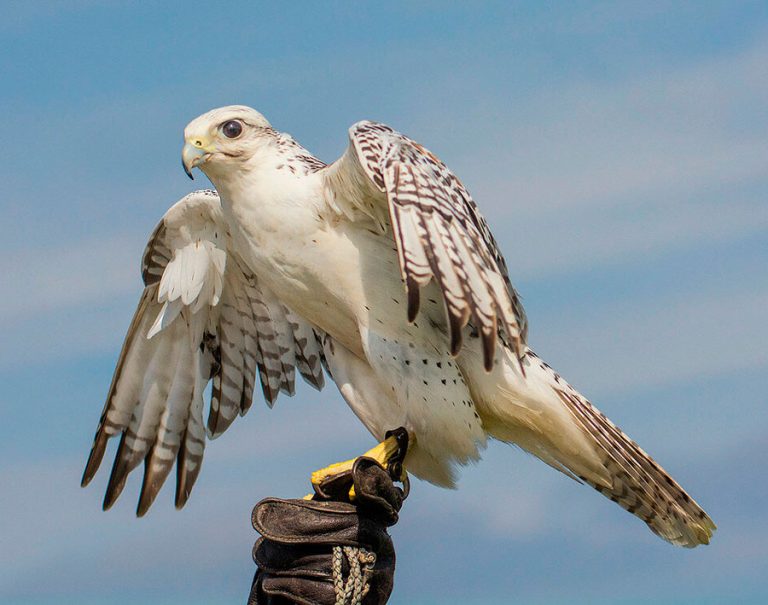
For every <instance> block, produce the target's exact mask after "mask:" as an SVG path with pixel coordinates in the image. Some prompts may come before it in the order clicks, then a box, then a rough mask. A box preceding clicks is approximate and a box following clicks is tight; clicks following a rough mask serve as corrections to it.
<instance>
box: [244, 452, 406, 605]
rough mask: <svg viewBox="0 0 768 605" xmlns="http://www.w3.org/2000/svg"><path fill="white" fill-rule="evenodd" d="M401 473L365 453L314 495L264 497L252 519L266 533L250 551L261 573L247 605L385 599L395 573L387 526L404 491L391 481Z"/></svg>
mask: <svg viewBox="0 0 768 605" xmlns="http://www.w3.org/2000/svg"><path fill="white" fill-rule="evenodd" d="M396 472H397V473H399V472H401V467H400V468H399V469H397V471H396ZM396 472H393V470H392V469H390V471H387V470H385V469H384V468H383V467H382V466H380V465H379V464H378V462H376V461H375V460H373V459H371V458H365V457H361V458H358V459H357V460H356V461H355V463H354V465H353V467H352V470H351V471H348V472H346V473H341V474H339V475H336V476H334V477H331V478H329V479H328V480H327V481H325V482H323V483H321V484H320V485H319V486H316V487H315V491H316V494H315V496H314V498H313V499H312V500H283V499H280V498H266V499H264V500H262V501H261V502H259V503H258V504H257V505H256V506H255V507H254V509H253V515H252V521H253V527H254V528H255V529H256V531H258V532H259V533H260V534H261V535H262V538H260V539H259V540H258V541H257V542H256V544H255V546H254V548H253V559H254V561H255V562H256V565H257V566H258V570H257V572H256V576H255V578H254V581H253V585H252V587H251V594H250V597H249V599H248V605H287V604H289V603H299V604H301V605H346V604H355V605H358V604H359V605H379V604H383V603H386V602H387V599H389V595H390V593H391V592H392V584H393V578H394V573H395V550H394V547H393V545H392V539H391V538H390V536H389V534H388V533H387V529H386V528H387V527H389V526H392V525H394V524H395V523H397V519H398V512H399V510H400V507H401V506H402V504H403V499H404V498H405V496H406V494H404V492H403V490H402V489H400V488H399V487H397V486H395V485H394V483H393V481H392V475H394V476H399V475H398V474H396ZM350 488H353V490H354V499H353V501H352V502H350V497H349V494H350Z"/></svg>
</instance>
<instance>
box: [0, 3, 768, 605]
mask: <svg viewBox="0 0 768 605" xmlns="http://www.w3.org/2000/svg"><path fill="white" fill-rule="evenodd" d="M282 4H283V3H275V4H271V5H267V4H262V3H254V2H241V3H237V2H230V3H220V4H218V5H215V6H214V5H213V4H212V3H204V2H185V3H183V5H182V4H181V3H160V2H156V3H152V2H144V3H141V5H140V7H139V4H138V3H136V4H135V5H131V6H121V5H120V4H118V3H110V2H97V1H87V0H81V1H76V0H75V1H72V2H68V3H62V2H42V1H41V2H36V3H26V2H2V8H3V11H2V12H3V20H2V22H0V81H1V82H2V86H1V87H0V115H2V123H3V137H2V140H3V145H2V147H3V151H4V152H3V161H2V162H1V163H0V182H2V191H3V195H2V196H0V207H1V208H2V215H1V216H2V224H3V225H4V226H5V229H4V230H3V231H4V233H3V235H4V237H3V240H2V244H0V246H2V254H0V276H1V277H0V326H2V328H0V329H1V330H2V338H0V383H1V384H2V385H3V389H2V394H0V411H1V412H2V416H3V419H4V422H3V423H2V425H1V426H0V481H1V482H2V492H1V493H2V497H0V536H2V548H0V601H2V602H7V603H36V604H41V605H42V604H47V603H78V604H81V603H83V604H88V603H102V602H105V601H108V602H111V603H138V602H140V603H150V604H154V603H157V604H166V603H168V604H170V603H232V602H243V601H244V598H245V594H246V592H247V587H248V583H249V581H250V576H251V573H252V570H253V567H252V563H251V562H250V547H251V544H252V542H253V540H254V538H255V534H254V533H253V532H252V530H251V529H250V526H249V513H250V508H251V507H252V505H253V504H254V503H255V502H256V501H257V500H259V499H260V498H261V497H264V496H267V495H281V496H287V497H290V496H300V495H302V494H304V493H306V491H307V479H308V473H309V471H311V470H313V469H315V468H317V467H319V466H323V465H325V464H326V463H328V462H331V461H334V460H337V459H342V458H347V457H349V456H351V455H353V454H356V453H358V452H361V451H363V450H365V449H367V448H368V447H369V446H370V445H371V440H370V438H369V436H368V434H367V432H366V431H365V430H364V429H363V428H362V426H361V425H360V424H359V423H358V422H357V420H356V419H355V418H354V416H353V414H352V413H351V412H350V411H349V410H348V409H347V408H346V406H345V405H344V403H343V402H342V400H341V398H340V396H339V395H338V393H337V392H335V390H334V389H333V388H328V389H326V391H325V392H324V393H322V394H321V395H317V394H316V393H315V392H314V391H312V390H311V389H309V388H300V389H299V392H298V394H297V396H296V397H295V398H294V399H287V398H283V399H281V400H280V401H279V402H278V403H277V405H276V406H275V409H274V410H272V411H270V410H268V409H267V408H266V406H264V405H258V404H256V405H254V407H253V408H252V409H251V411H250V412H249V414H248V415H247V416H246V417H245V419H243V420H241V421H238V422H237V423H236V424H235V425H234V426H233V427H232V428H231V429H230V430H229V431H228V432H227V434H226V435H225V436H224V437H222V438H221V439H220V440H218V441H216V442H214V443H211V444H210V445H209V447H208V448H207V452H206V460H205V463H204V466H203V472H202V474H201V477H200V479H199V481H198V484H197V485H196V487H195V491H194V493H193V495H192V498H191V499H190V502H189V504H188V505H187V507H186V508H185V509H184V510H183V511H182V512H177V511H175V510H174V509H173V506H172V490H171V489H170V488H166V489H164V490H163V491H162V492H161V493H160V495H159V497H158V499H157V502H156V503H155V505H154V507H153V509H152V510H151V512H150V514H149V515H148V516H147V517H146V518H144V519H140V520H137V519H135V518H134V517H133V511H134V507H135V502H136V497H137V494H138V488H139V482H140V481H139V478H138V477H132V478H131V480H129V482H128V485H127V487H126V489H125V492H124V494H123V496H122V498H121V500H120V501H119V502H118V503H117V505H116V506H115V508H114V509H113V510H111V511H110V512H108V513H103V512H101V510H100V502H101V498H102V496H103V490H104V488H105V485H106V481H107V475H108V472H107V471H106V470H105V469H102V471H101V473H100V474H99V475H98V476H97V478H96V479H95V481H94V482H93V484H92V485H91V486H89V488H88V489H85V490H82V489H80V488H79V486H78V484H79V479H80V474H81V472H82V467H83V465H84V462H85V459H86V456H87V452H88V449H89V447H90V443H91V438H92V434H93V430H94V429H95V425H96V421H97V419H98V415H99V413H100V411H101V407H102V403H103V398H104V396H105V394H106V389H107V387H108V384H109V379H110V377H111V372H112V368H113V365H114V362H115V359H116V356H117V352H118V349H119V346H120V344H121V342H122V338H123V335H124V332H125V329H126V327H127V324H128V322H129V320H130V316H131V313H132V311H133V308H134V305H135V302H136V300H137V298H138V295H139V292H140V287H141V286H140V280H139V274H138V265H139V260H140V255H141V251H142V248H143V245H144V241H145V239H146V237H147V235H148V234H149V232H150V231H151V229H152V227H153V226H154V224H155V223H156V221H157V220H158V219H159V217H160V216H161V215H162V214H163V212H164V211H165V209H166V208H167V207H168V206H169V205H170V204H171V203H173V202H174V201H175V200H176V199H177V198H178V197H180V196H181V195H183V194H185V193H186V192H188V191H190V190H191V189H192V188H194V186H196V185H199V184H200V183H199V182H198V181H196V182H195V183H190V182H189V181H188V180H187V179H186V177H185V176H184V174H183V172H182V170H181V168H180V166H179V153H180V147H181V140H182V136H181V133H182V130H183V127H184V125H185V124H186V123H187V122H188V121H189V120H190V119H192V118H193V117H195V116H196V115H198V114H199V113H202V112H203V111H206V110H207V109H210V108H211V107H215V106H219V105H225V104H231V103H245V104H249V105H252V106H254V107H256V108H257V109H259V110H260V111H262V112H263V113H264V114H265V115H266V116H267V117H268V118H269V119H270V121H271V122H272V123H273V125H274V126H275V127H277V128H279V129H281V130H285V131H288V132H290V133H291V134H293V135H294V136H295V137H296V138H297V139H299V140H300V141H301V142H302V143H303V144H304V145H305V146H307V147H308V148H309V149H310V150H312V151H313V152H315V153H316V154H317V155H318V156H319V157H321V158H323V159H325V160H328V161H330V160H333V159H335V158H336V157H337V156H338V155H339V154H340V153H341V152H342V151H343V149H344V147H345V145H346V128H347V127H348V126H349V125H350V124H351V123H353V122H355V121H357V120H360V119H364V118H369V119H376V120H381V121H385V122H387V123H389V124H391V125H392V126H394V127H395V128H398V129H400V130H402V131H404V132H405V133H407V134H409V135H411V136H413V137H414V138H416V139H417V140H419V141H420V142H422V143H424V144H425V145H427V146H428V147H429V148H430V149H432V150H433V151H435V152H436V153H437V154H438V155H440V156H441V157H442V158H443V159H444V160H445V161H446V162H447V163H448V164H449V165H450V166H451V167H452V168H453V169H454V170H455V172H457V173H458V174H459V175H460V177H461V178H462V179H463V180H464V182H465V184H466V185H467V186H468V187H469V189H470V190H471V191H472V192H473V194H474V196H475V198H476V199H477V200H478V202H479V204H480V207H481V208H482V210H483V211H484V212H485V214H486V216H487V217H488V219H489V222H490V224H491V226H492V228H493V229H494V232H495V234H496V235H497V238H498V239H499V241H500V243H501V246H502V248H503V250H504V252H505V254H506V258H507V261H508V264H509V267H510V273H511V275H512V277H513V280H514V281H515V283H516V285H517V287H518V289H519V290H520V291H521V292H522V294H523V296H524V302H525V305H526V309H527V311H528V314H529V317H530V321H531V337H530V340H531V344H532V346H533V347H534V348H535V349H536V351H537V352H538V353H539V354H540V355H542V356H543V357H544V358H545V359H547V360H548V361H549V363H550V364H551V365H553V366H554V367H555V368H557V369H558V370H559V371H560V372H561V373H562V374H563V375H564V376H566V377H567V378H568V379H569V380H570V381H571V382H572V383H573V384H575V385H576V386H577V387H579V388H580V389H581V390H582V391H583V392H585V393H586V394H587V395H588V396H589V397H590V398H591V399H592V400H593V401H594V402H596V403H597V404H598V405H599V406H600V407H601V408H602V409H603V410H604V411H605V412H606V413H608V414H609V415H610V416H611V417H612V418H613V419H614V420H616V421H617V422H618V423H619V424H620V425H621V426H622V427H623V428H624V429H625V430H626V431H627V432H629V433H630V434H631V435H632V436H634V437H635V438H636V439H637V440H638V441H639V442H640V443H641V445H643V447H644V448H645V449H647V450H648V451H650V452H651V453H652V454H653V455H654V456H656V457H657V459H659V460H660V462H661V463H662V464H663V465H664V466H665V467H666V468H667V469H668V470H669V471H670V472H671V473H672V474H673V475H674V476H675V477H676V478H677V479H678V480H679V481H680V482H681V483H682V484H683V485H684V486H685V487H686V488H687V489H688V490H689V491H690V492H691V494H692V495H693V496H694V497H695V498H696V499H697V500H698V501H699V502H700V503H701V504H702V505H703V506H704V508H706V509H707V511H708V512H709V513H710V514H711V516H712V517H713V519H714V520H715V521H716V522H717V523H718V525H719V531H718V532H717V533H716V534H715V538H714V541H713V543H712V545H710V546H709V547H705V548H699V549H696V550H693V551H686V550H682V549H675V548H673V547H671V546H668V545H667V544H665V543H663V542H662V541H660V540H659V539H658V538H656V537H655V536H653V535H652V534H651V533H650V532H648V531H647V530H646V529H645V527H644V526H643V524H642V523H641V522H639V521H638V520H636V519H635V518H633V517H631V516H630V515H628V514H626V513H625V512H624V511H622V510H620V509H619V508H618V507H616V506H615V505H613V504H612V503H610V502H608V501H607V500H604V499H603V498H601V497H599V496H598V495H597V494H595V493H594V492H592V490H589V489H587V488H584V487H582V486H579V485H577V484H575V483H573V482H571V481H569V480H568V479H566V478H565V477H562V476H560V475H558V474H557V473H555V472H554V471H552V470H551V469H549V468H548V467H546V466H544V465H543V464H541V463H539V462H537V461H535V460H532V459H530V458H529V457H527V456H526V455H524V454H522V453H520V452H519V451H516V450H513V448H510V447H508V446H504V445H500V444H493V445H491V446H490V447H489V449H488V450H487V452H486V454H485V457H484V460H483V462H482V463H480V464H479V465H477V466H476V467H473V468H469V469H466V471H465V472H464V473H463V477H462V481H461V484H460V489H459V490H457V491H455V492H446V491H441V490H438V489H436V488H434V487H432V486H429V485H427V484H423V483H420V482H417V483H415V485H414V489H413V492H412V495H411V497H410V498H409V500H408V502H407V504H406V507H405V509H404V511H403V515H402V520H401V522H400V524H399V525H398V526H397V527H396V528H394V530H393V535H394V539H395V542H396V546H397V548H398V573H397V578H396V589H395V593H394V595H393V598H392V601H391V602H392V603H420V604H425V605H429V604H432V603H443V602H455V601H461V602H465V603H508V602H515V603H525V604H533V605H539V604H541V605H550V604H556V603H605V604H608V603H625V604H639V603H648V602H653V603H669V604H673V603H674V604H688V603H690V604H693V603H696V604H699V603H723V602H728V603H763V602H766V600H768V580H766V578H765V570H766V569H768V554H766V553H767V552H768V551H766V548H765V545H766V543H768V512H767V511H768V508H767V507H766V506H765V502H766V500H767V499H768V487H767V486H766V480H765V476H766V473H765V468H764V467H765V461H766V460H767V459H768V437H767V435H768V411H767V408H768V396H766V393H768V348H767V347H766V346H765V345H766V342H768V321H766V320H767V319H768V313H767V312H766V310H767V309H768V270H767V269H766V267H768V236H767V235H766V234H767V230H768V111H766V107H768V70H767V69H766V65H767V64H768V5H766V4H765V3H764V2H734V1H729V2H715V1H711V2H674V3H664V2H646V3H640V2H628V3H590V2H579V3H564V2H563V3H553V2H504V3H501V2H500V3H483V4H481V3H462V4H459V3H452V4H443V3H438V2H407V3H386V6H384V5H381V6H378V5H374V4H373V3H370V4H368V3H359V4H352V3H341V2H336V3H326V4H324V5H322V6H320V5H318V4H316V3H293V4H291V6H283V5H282ZM286 4H287V3H286ZM113 449H114V447H113V448H112V450H110V451H113Z"/></svg>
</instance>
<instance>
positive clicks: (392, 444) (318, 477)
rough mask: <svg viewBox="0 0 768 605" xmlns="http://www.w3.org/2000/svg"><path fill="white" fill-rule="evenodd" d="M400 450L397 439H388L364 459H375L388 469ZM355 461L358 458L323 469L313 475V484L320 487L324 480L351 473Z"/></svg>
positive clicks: (365, 455)
mask: <svg viewBox="0 0 768 605" xmlns="http://www.w3.org/2000/svg"><path fill="white" fill-rule="evenodd" d="M399 449H400V446H399V445H398V442H397V439H396V438H395V437H394V436H393V437H387V438H386V439H385V440H384V441H382V442H381V443H379V444H378V445H377V446H376V447H374V448H372V449H370V450H368V451H367V452H365V454H363V457H365V458H373V459H374V460H375V461H376V462H378V463H379V464H381V466H383V467H384V468H388V465H389V460H390V459H391V458H392V457H393V456H394V455H395V454H397V452H398V450H399ZM355 460H357V458H352V460H346V461H345V462H336V463H335V464H331V465H329V466H326V467H325V468H321V469H320V470H317V471H315V472H314V473H312V484H313V485H319V484H320V483H322V481H323V480H324V479H327V478H328V477H332V476H333V475H338V474H340V473H345V472H347V471H351V470H352V465H354V463H355Z"/></svg>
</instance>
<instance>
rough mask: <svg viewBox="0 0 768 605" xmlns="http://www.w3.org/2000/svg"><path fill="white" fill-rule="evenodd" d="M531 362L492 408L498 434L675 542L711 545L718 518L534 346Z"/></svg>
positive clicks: (492, 428)
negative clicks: (545, 361) (551, 364)
mask: <svg viewBox="0 0 768 605" xmlns="http://www.w3.org/2000/svg"><path fill="white" fill-rule="evenodd" d="M526 366H527V367H526V374H527V377H526V378H524V379H522V380H523V383H522V384H521V382H520V378H519V374H518V375H517V376H518V377H517V378H516V379H515V380H514V381H513V382H510V383H509V386H510V387H511V388H510V389H509V392H508V393H507V395H508V398H507V402H506V404H501V405H500V404H498V403H496V405H493V404H492V405H491V406H489V408H488V409H487V410H486V412H487V413H490V415H489V417H488V420H489V422H488V430H489V432H490V433H491V434H492V435H493V436H494V437H496V438H498V439H502V440H504V441H512V442H515V443H517V444H518V445H520V446H521V447H523V448H524V449H526V450H528V451H529V452H531V453H532V454H534V455H536V456H537V457H539V458H541V459H542V460H544V461H545V462H546V463H548V464H550V465H551V466H553V467H554V468H556V469H558V470H560V471H562V472H564V473H565V474H567V475H569V476H571V477H573V478H575V479H578V480H581V481H583V482H584V483H587V484H588V485H591V486H592V487H593V488H594V489H596V490H597V491H599V492H600V493H601V494H603V495H604V496H606V497H607V498H610V499H611V500H613V501H614V502H616V503H617V504H618V505H619V506H621V507H622V508H624V509H625V510H627V511H629V512H630V513H632V514H633V515H636V516H637V517H639V518H640V519H642V520H643V521H645V523H646V524H647V525H648V527H649V528H650V529H651V531H652V532H653V533H655V534H656V535H658V536H660V537H661V538H663V539H664V540H667V541H668V542H671V543H672V544H676V545H678V546H684V547H686V548H693V547H695V546H698V545H699V544H709V540H710V538H711V537H712V533H713V532H714V530H715V529H716V526H715V524H714V523H713V522H712V519H710V518H709V516H708V515H707V514H706V513H705V512H704V511H703V510H702V508H701V507H700V506H699V505H698V504H697V503H696V502H695V501H694V500H693V498H691V497H690V496H689V495H688V494H687V493H686V492H685V490H683V488H682V487H680V485H679V484H678V483H677V482H676V481H675V480H674V479H672V477H670V476H669V474H668V473H667V472H666V471H665V470H664V469H663V468H661V466H660V465H659V464H658V463H657V462H656V461H655V460H654V459H653V458H651V457H650V456H649V455H648V454H646V453H645V452H644V451H643V450H642V449H641V448H640V447H639V446H638V445H637V444H636V443H635V442H634V441H633V440H632V439H630V438H629V437H628V436H627V435H626V434H625V433H624V432H623V431H622V430H621V429H619V428H618V427H617V426H616V425H615V424H613V423H612V422H611V421H610V420H609V419H608V418H607V417H606V416H605V414H603V413H602V412H600V410H598V409H597V408H595V407H594V406H593V405H592V404H591V403H590V402H589V401H587V399H586V398H584V397H583V396H582V395H581V394H580V393H579V392H578V391H576V389H574V388H573V387H572V386H571V385H569V384H568V383H567V382H566V381H565V380H563V379H562V378H561V377H560V376H559V375H558V374H557V373H556V372H555V371H554V370H552V369H551V368H550V367H549V366H548V365H547V364H546V363H544V362H543V361H542V360H541V359H539V358H538V357H537V356H536V355H535V354H534V353H533V351H530V350H529V351H528V352H527V354H526ZM504 390H505V391H506V390H507V389H504ZM485 421H486V418H484V422H485Z"/></svg>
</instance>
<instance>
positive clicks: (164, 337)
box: [82, 191, 324, 516]
mask: <svg viewBox="0 0 768 605" xmlns="http://www.w3.org/2000/svg"><path fill="white" fill-rule="evenodd" d="M142 277H143V279H144V284H145V288H144V292H143V293H142V295H141V299H140V301H139V306H138V308H137V309H136V313H135V315H134V317H133V321H132V322H131V325H130V327H129V329H128V334H127V336H126V338H125V343H124V344H123V348H122V351H121V353H120V357H119V360H118V362H117V367H116V369H115V373H114V376H113V378H112V385H111V386H110V389H109V394H108V395H107V401H106V404H105V406H104V411H103V413H102V415H101V420H100V421H99V425H98V428H97V430H96V437H95V439H94V444H93V448H92V449H91V454H90V456H89V458H88V463H87V465H86V468H85V472H84V474H83V481H82V485H83V486H85V485H87V484H88V482H89V481H90V480H91V479H92V478H93V476H94V474H95V473H96V471H97V469H98V467H99V465H100V463H101V460H102V458H103V456H104V451H105V448H106V444H107V441H108V439H109V438H110V437H114V436H117V435H119V436H120V444H119V446H118V449H117V454H116V456H115V461H114V465H113V467H112V474H111V476H110V479H109V485H108V487H107V493H106V496H105V498H104V508H105V509H107V508H109V507H110V506H112V504H113V503H114V502H115V500H116V499H117V497H118V496H119V495H120V492H121V491H122V489H123V486H124V485H125V480H126V478H127V476H128V473H130V472H131V471H132V470H133V469H134V468H136V467H137V466H138V465H139V463H140V462H142V461H144V482H143V484H142V487H141V496H140V498H139V505H138V510H137V514H138V515H139V516H141V515H143V514H144V513H145V512H146V511H147V510H148V509H149V507H150V506H151V504H152V502H153V501H154V499H155V496H156V495H157V492H158V491H159V490H160V487H161V486H162V484H163V482H164V481H165V479H166V477H167V476H168V474H169V473H170V470H171V468H172V467H173V464H174V462H176V465H177V474H176V506H177V507H178V508H181V507H182V506H184V504H185V503H186V501H187V498H188V497H189V494H190V491H191V489H192V486H193V484H194V482H195V480H196V479H197V476H198V474H199V472H200V466H201V463H202V458H203V450H204V448H205V440H206V432H207V434H208V437H209V438H211V439H212V438H215V437H218V436H219V435H220V434H221V433H223V432H224V431H225V430H226V429H227V427H228V426H229V425H230V424H231V423H232V421H233V420H234V419H235V417H236V416H237V415H238V414H240V415H243V414H245V412H247V411H248V408H249V407H250V405H251V402H252V399H253V391H254V383H255V380H256V373H257V372H258V375H259V378H260V382H261V389H262V392H263V394H264V397H265V399H266V401H267V403H268V404H269V406H270V407H271V406H272V404H273V403H274V402H275V400H276V398H277V395H278V393H279V392H280V391H283V392H285V393H287V394H289V395H292V394H293V392H294V377H295V368H297V369H298V370H299V373H300V374H301V375H302V376H303V377H304V379H305V380H306V381H307V382H309V383H310V384H311V385H313V386H314V387H316V388H318V389H320V388H322V386H323V383H324V378H323V370H322V363H321V362H322V347H321V345H320V343H319V341H318V336H317V334H316V333H315V331H314V329H313V328H312V327H311V326H310V325H309V324H307V323H306V322H304V321H303V320H302V319H300V318H299V317H297V316H296V315H295V314H294V313H292V312H291V311H290V310H288V309H287V308H286V307H285V306H283V305H282V304H281V303H280V301H279V300H278V299H277V298H276V297H275V296H274V294H272V292H270V291H269V290H268V289H267V288H265V287H264V286H263V285H262V284H261V283H260V282H259V281H258V279H257V277H256V276H255V275H253V274H252V273H250V272H249V271H248V270H247V269H246V267H245V266H244V264H243V263H242V262H241V261H240V259H239V258H238V257H237V255H236V254H235V253H234V251H233V250H232V248H231V242H230V239H229V234H228V229H227V226H226V223H225V221H224V219H223V216H222V213H221V205H220V202H219V197H218V195H217V194H216V193H215V192H214V191H196V192H194V193H191V194H190V195H188V196H186V197H185V198H183V199H182V200H180V201H179V202H177V203H176V204H175V205H174V206H172V207H171V209H170V210H168V212H167V213H166V214H165V216H164V217H163V219H162V220H161V221H160V223H159V224H158V226H157V227H156V228H155V230H154V232H153V233H152V236H151V237H150V240H149V243H148V244H147V247H146V250H145V252H144V257H143V262H142ZM211 381H212V383H213V384H212V389H211V398H210V407H209V410H208V420H207V428H206V426H205V425H204V423H203V411H204V410H203V408H204V406H203V396H204V391H205V389H206V387H207V385H208V383H209V382H211Z"/></svg>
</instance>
